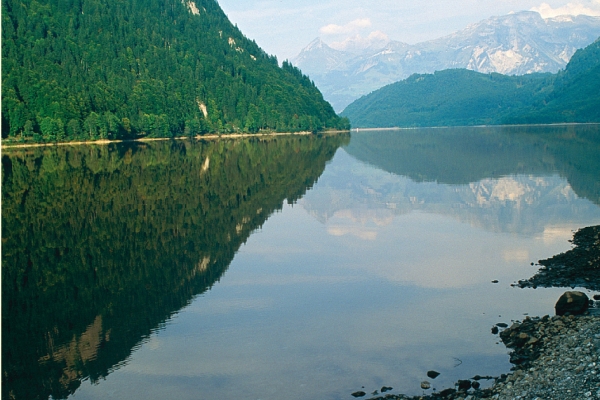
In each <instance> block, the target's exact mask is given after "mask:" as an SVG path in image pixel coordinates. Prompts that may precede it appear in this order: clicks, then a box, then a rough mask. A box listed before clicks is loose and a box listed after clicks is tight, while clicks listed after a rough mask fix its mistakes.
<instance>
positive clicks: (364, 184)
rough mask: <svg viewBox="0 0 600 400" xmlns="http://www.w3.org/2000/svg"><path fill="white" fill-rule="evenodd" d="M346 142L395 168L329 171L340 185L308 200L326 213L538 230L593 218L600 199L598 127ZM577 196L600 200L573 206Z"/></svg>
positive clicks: (406, 134)
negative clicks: (446, 218)
mask: <svg viewBox="0 0 600 400" xmlns="http://www.w3.org/2000/svg"><path fill="white" fill-rule="evenodd" d="M345 150H346V152H347V153H348V154H350V155H351V156H352V157H354V158H356V159H357V160H360V161H362V162H365V163H367V164H369V165H372V166H374V167H376V168H377V170H380V171H386V172H389V173H391V174H393V175H386V174H384V173H383V172H382V173H373V172H372V170H368V169H366V168H365V169H362V170H358V169H357V170H356V172H355V173H354V174H353V175H352V176H349V175H348V174H347V173H346V170H347V168H342V167H341V168H339V169H338V171H337V173H336V172H335V171H330V173H336V177H335V178H332V179H330V180H329V181H328V182H331V184H327V185H326V186H327V188H326V189H322V190H320V191H319V192H311V193H310V194H309V196H308V197H307V198H306V199H304V200H303V205H304V206H305V207H306V208H307V209H309V210H310V211H311V212H312V213H313V214H314V215H315V216H317V217H318V218H320V219H321V220H327V219H328V218H330V217H332V216H333V214H334V213H337V215H338V216H341V215H350V214H352V215H353V217H352V218H353V219H356V220H360V219H364V218H365V217H366V215H367V214H377V216H373V217H370V218H371V219H372V220H373V221H375V223H376V224H380V223H381V220H382V218H383V219H388V218H389V217H390V216H392V215H401V214H406V213H410V212H414V211H424V212H432V213H438V214H443V215H450V216H453V217H455V218H457V219H458V220H460V221H463V222H467V223H470V224H471V225H473V226H477V227H480V228H482V229H485V230H489V231H494V232H512V233H521V234H530V235H531V234H536V233H540V232H544V231H545V230H547V229H555V228H551V226H556V225H561V224H562V223H565V222H573V219H574V218H575V221H578V222H581V223H584V224H585V223H586V222H587V221H588V220H589V218H590V215H592V216H593V215H597V207H596V206H594V204H596V205H600V179H598V176H600V156H599V155H600V132H599V127H598V125H569V126H553V127H536V126H534V127H501V128H498V127H489V128H447V129H414V130H397V131H367V132H359V133H354V134H353V136H352V140H351V142H350V144H349V145H348V146H347V147H345ZM578 198H587V199H589V200H590V201H591V202H592V203H594V204H590V203H586V202H579V203H577V206H576V207H574V204H575V203H574V202H575V200H576V199H578ZM590 213H591V214H590ZM371 234H372V233H371Z"/></svg>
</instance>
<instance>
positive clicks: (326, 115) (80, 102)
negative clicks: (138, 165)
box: [2, 0, 348, 140]
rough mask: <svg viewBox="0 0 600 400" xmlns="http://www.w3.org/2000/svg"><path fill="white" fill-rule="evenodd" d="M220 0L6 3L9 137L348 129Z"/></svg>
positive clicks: (5, 128) (5, 123) (5, 118)
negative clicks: (230, 15)
mask: <svg viewBox="0 0 600 400" xmlns="http://www.w3.org/2000/svg"><path fill="white" fill-rule="evenodd" d="M347 127H348V126H347V121H344V120H341V119H340V118H339V117H338V116H337V115H336V114H335V113H334V111H333V109H332V107H331V106H330V105H329V104H328V103H327V102H325V101H324V100H323V97H322V95H321V93H320V92H319V91H318V89H317V88H316V87H315V85H314V84H313V83H312V82H311V81H310V80H309V79H308V78H307V77H306V76H304V75H303V74H302V73H301V72H300V71H299V70H298V69H297V68H295V67H293V66H292V65H291V64H290V63H288V62H284V63H283V65H282V67H280V66H279V65H278V61H277V59H276V58H275V57H273V56H269V55H268V54H266V53H265V52H264V51H263V50H262V49H260V48H259V47H258V45H257V44H256V43H255V42H254V41H252V40H250V39H248V38H246V37H245V36H244V35H243V34H242V33H241V32H240V31H239V30H238V28H237V27H236V26H233V25H232V24H231V23H230V22H229V20H228V19H227V17H226V15H225V14H224V13H223V11H222V10H221V8H220V7H219V5H218V4H217V2H216V1H215V0H196V1H192V0H190V1H186V0H184V1H180V0H121V1H117V0H2V137H3V138H7V137H8V138H15V137H18V138H22V139H24V140H69V139H99V138H128V137H138V136H140V135H147V136H154V137H165V136H167V137H168V136H174V135H183V134H185V135H195V134H202V133H205V132H235V131H246V132H257V131H259V130H263V129H264V130H276V131H300V130H313V131H314V130H320V129H323V128H347Z"/></svg>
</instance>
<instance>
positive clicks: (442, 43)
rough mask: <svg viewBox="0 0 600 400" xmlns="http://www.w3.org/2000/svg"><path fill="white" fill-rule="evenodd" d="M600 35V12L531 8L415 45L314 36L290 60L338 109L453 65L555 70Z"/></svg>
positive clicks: (516, 71)
mask: <svg viewBox="0 0 600 400" xmlns="http://www.w3.org/2000/svg"><path fill="white" fill-rule="evenodd" d="M598 36H600V17H590V16H584V15H579V16H559V17H556V18H548V19H543V18H542V17H541V16H540V14H538V13H536V12H533V11H523V12H518V13H513V14H509V15H504V16H499V17H492V18H489V19H486V20H483V21H481V22H478V23H475V24H472V25H469V26H467V27H466V28H465V29H463V30H461V31H458V32H456V33H453V34H451V35H448V36H445V37H442V38H439V39H435V40H431V41H427V42H423V43H418V44H414V45H409V44H407V43H402V42H397V41H390V42H389V43H388V44H387V45H386V46H385V47H383V48H380V49H377V50H370V51H366V52H364V53H361V54H356V53H351V52H347V51H339V50H335V49H333V48H331V47H329V46H328V45H327V44H325V43H324V42H322V41H321V40H320V39H316V40H315V41H313V42H312V43H311V44H310V45H308V46H307V47H306V48H305V49H303V50H302V51H301V52H300V54H299V55H298V56H297V57H296V58H294V59H293V60H292V62H293V64H294V65H296V66H298V67H299V68H300V69H301V70H302V71H303V72H304V73H306V74H308V75H309V76H310V78H311V79H312V80H313V81H314V82H315V83H316V85H317V87H319V89H320V90H321V92H322V93H323V95H324V97H325V99H327V100H328V101H329V102H331V104H332V105H333V106H334V108H335V109H336V110H337V111H341V110H342V109H344V108H345V106H347V105H348V104H350V103H351V102H352V101H353V100H355V99H357V98H358V97H360V96H362V95H365V94H368V93H370V92H372V91H373V90H376V89H378V88H380V87H383V86H385V85H387V84H390V83H393V82H396V81H399V80H401V79H405V78H407V77H408V76H410V75H412V74H414V73H432V72H435V71H440V70H444V69H450V68H466V69H470V70H473V71H477V72H484V73H489V72H498V73H502V74H506V75H523V74H527V73H532V72H557V71H558V70H560V69H561V68H564V67H565V66H566V64H567V62H568V61H569V60H570V58H571V57H572V56H573V54H574V53H575V51H576V50H577V49H579V48H583V47H585V46H587V45H589V44H590V43H592V42H593V41H594V40H595V39H596V38H597V37H598Z"/></svg>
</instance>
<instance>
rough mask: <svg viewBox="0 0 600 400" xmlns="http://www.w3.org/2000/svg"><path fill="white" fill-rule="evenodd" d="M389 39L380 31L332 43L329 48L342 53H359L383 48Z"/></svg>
mask: <svg viewBox="0 0 600 400" xmlns="http://www.w3.org/2000/svg"><path fill="white" fill-rule="evenodd" d="M389 41H390V38H389V37H388V35H386V34H385V33H383V32H381V31H374V32H371V33H370V34H369V35H368V36H367V37H362V36H361V35H360V34H356V35H354V36H351V37H347V38H345V39H344V40H341V41H337V42H332V43H331V44H330V46H331V47H332V48H334V49H337V50H343V51H361V50H365V49H368V48H383V47H384V46H385V45H386V44H387V43H388V42H389Z"/></svg>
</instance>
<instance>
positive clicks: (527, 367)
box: [353, 226, 600, 400]
mask: <svg viewBox="0 0 600 400" xmlns="http://www.w3.org/2000/svg"><path fill="white" fill-rule="evenodd" d="M573 244H574V248H573V249H572V250H570V251H568V252H565V253H562V254H559V255H557V256H555V257H552V258H550V259H548V260H542V261H540V262H539V264H540V265H541V266H542V268H541V269H540V271H539V272H538V274H536V275H535V276H534V277H532V278H530V279H527V280H523V281H519V284H518V286H520V287H522V288H525V287H536V286H545V287H551V286H553V287H568V288H569V289H570V288H571V287H574V286H578V287H581V288H585V289H589V290H595V291H597V290H600V226H594V227H588V228H584V229H581V230H579V231H578V232H576V233H575V235H574V240H573ZM571 293H572V292H571ZM594 299H595V300H596V301H594V300H592V299H589V302H588V304H589V309H587V310H585V311H584V312H583V313H582V314H581V315H570V314H571V313H569V312H567V313H566V315H562V316H559V315H555V316H552V317H551V316H548V315H546V316H544V317H527V318H525V319H524V320H523V321H517V322H514V323H513V324H512V325H511V326H509V327H508V326H505V327H499V326H495V327H492V334H498V335H499V336H500V339H501V340H502V342H503V343H504V345H505V346H506V347H507V348H509V349H511V352H510V361H511V363H512V364H513V365H514V366H513V368H512V371H510V372H509V373H507V374H503V375H502V376H499V377H493V379H494V383H493V385H492V386H491V387H488V388H485V389H480V386H481V385H480V381H481V379H482V377H479V376H474V377H471V378H465V379H464V380H460V381H458V382H456V384H455V386H454V388H447V389H444V390H442V391H439V392H435V393H433V392H431V390H430V389H429V382H423V384H422V387H423V388H424V391H423V393H424V394H423V395H422V396H406V395H402V394H385V395H384V394H382V395H379V396H375V397H373V396H371V397H368V399H370V400H382V399H386V400H417V399H423V400H428V399H453V400H457V399H462V400H474V399H482V398H485V399H496V400H509V399H510V400H513V399H515V400H517V399H519V400H587V399H590V400H600V301H598V300H600V296H598V295H596V296H594ZM557 300H558V299H557ZM586 300H587V297H586ZM558 314H561V312H558ZM485 378H490V377H485ZM382 389H386V390H387V389H388V388H382ZM353 396H355V397H361V398H362V397H363V396H366V395H365V394H363V393H362V392H357V393H354V394H353Z"/></svg>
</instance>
